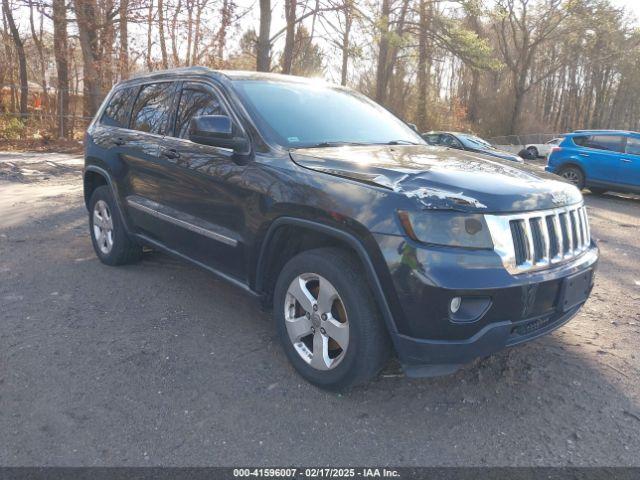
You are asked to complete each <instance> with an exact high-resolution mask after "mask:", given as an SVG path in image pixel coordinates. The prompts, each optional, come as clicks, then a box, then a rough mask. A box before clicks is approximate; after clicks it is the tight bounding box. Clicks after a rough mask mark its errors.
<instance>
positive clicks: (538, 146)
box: [525, 137, 562, 158]
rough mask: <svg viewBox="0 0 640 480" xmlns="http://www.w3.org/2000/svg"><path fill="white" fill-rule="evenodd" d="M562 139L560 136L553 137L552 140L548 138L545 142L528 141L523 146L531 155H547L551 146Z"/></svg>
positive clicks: (555, 145)
mask: <svg viewBox="0 0 640 480" xmlns="http://www.w3.org/2000/svg"><path fill="white" fill-rule="evenodd" d="M561 141H562V138H561V137H558V138H554V139H553V140H549V141H548V142H547V143H530V144H528V145H526V146H525V148H526V149H527V150H528V151H529V153H530V154H531V155H533V156H534V157H536V158H538V157H545V158H546V157H547V156H548V155H549V154H550V153H551V150H552V149H553V147H557V146H558V145H559V144H560V142H561Z"/></svg>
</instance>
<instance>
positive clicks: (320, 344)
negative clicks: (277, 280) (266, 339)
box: [284, 273, 349, 370]
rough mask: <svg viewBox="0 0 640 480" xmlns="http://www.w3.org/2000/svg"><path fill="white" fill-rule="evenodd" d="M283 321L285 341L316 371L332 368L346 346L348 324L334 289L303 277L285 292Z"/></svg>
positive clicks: (319, 278)
mask: <svg viewBox="0 0 640 480" xmlns="http://www.w3.org/2000/svg"><path fill="white" fill-rule="evenodd" d="M284 318H285V326H286V329H287V333H288V335H289V340H290V341H291V343H292V344H293V347H294V349H295V351H296V352H297V353H298V355H300V357H301V358H302V359H303V360H304V361H305V362H307V363H308V364H309V365H310V366H311V367H313V368H315V369H316V370H330V369H333V368H335V367H336V366H337V365H338V364H339V363H340V362H341V361H342V359H343V358H344V356H345V354H346V351H347V348H348V346H349V321H348V318H347V313H346V309H345V306H344V303H343V302H342V299H341V298H340V295H339V294H338V292H337V290H336V289H335V287H334V286H333V285H332V284H331V282H329V281H328V280H327V279H326V278H324V277H322V276H320V275H318V274H316V273H303V274H301V275H298V276H297V277H296V278H294V279H293V281H292V282H291V284H290V285H289V288H288V290H287V295H286V297H285V305H284Z"/></svg>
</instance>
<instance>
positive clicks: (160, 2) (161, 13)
mask: <svg viewBox="0 0 640 480" xmlns="http://www.w3.org/2000/svg"><path fill="white" fill-rule="evenodd" d="M158 36H159V37H160V52H161V53H162V68H165V69H166V68H169V59H168V58H167V44H166V43H165V41H164V2H163V0H158Z"/></svg>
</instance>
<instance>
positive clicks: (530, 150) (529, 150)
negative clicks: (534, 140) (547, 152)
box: [527, 146, 540, 158]
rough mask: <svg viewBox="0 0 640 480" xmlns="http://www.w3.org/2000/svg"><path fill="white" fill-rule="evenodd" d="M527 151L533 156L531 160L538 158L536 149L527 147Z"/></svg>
mask: <svg viewBox="0 0 640 480" xmlns="http://www.w3.org/2000/svg"><path fill="white" fill-rule="evenodd" d="M527 151H528V152H529V153H530V154H531V155H532V156H533V158H538V155H540V153H539V152H538V149H537V148H536V147H534V146H531V147H527Z"/></svg>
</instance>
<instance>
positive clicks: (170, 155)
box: [161, 148, 180, 160]
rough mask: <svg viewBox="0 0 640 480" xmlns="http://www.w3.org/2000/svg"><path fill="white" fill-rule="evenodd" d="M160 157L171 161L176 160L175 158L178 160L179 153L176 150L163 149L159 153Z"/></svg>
mask: <svg viewBox="0 0 640 480" xmlns="http://www.w3.org/2000/svg"><path fill="white" fill-rule="evenodd" d="M161 155H162V156H163V157H167V158H170V159H172V160H173V159H176V158H180V153H179V152H178V151H177V150H175V149H173V148H163V149H162V151H161Z"/></svg>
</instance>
